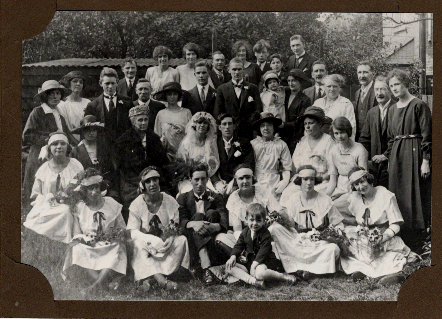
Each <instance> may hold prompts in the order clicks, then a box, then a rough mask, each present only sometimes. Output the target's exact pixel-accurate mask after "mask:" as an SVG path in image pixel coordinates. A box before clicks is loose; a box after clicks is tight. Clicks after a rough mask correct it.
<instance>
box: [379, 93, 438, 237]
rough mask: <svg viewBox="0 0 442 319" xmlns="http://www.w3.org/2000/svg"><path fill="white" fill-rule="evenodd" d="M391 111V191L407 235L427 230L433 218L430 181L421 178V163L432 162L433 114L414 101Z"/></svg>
mask: <svg viewBox="0 0 442 319" xmlns="http://www.w3.org/2000/svg"><path fill="white" fill-rule="evenodd" d="M388 112H389V113H388V121H389V123H388V137H389V142H388V151H387V152H388V154H389V176H390V179H389V190H390V191H391V192H393V193H395V195H396V198H397V201H398V204H399V208H400V211H401V213H402V216H403V218H404V224H403V225H402V230H403V231H401V233H402V234H403V235H405V236H407V233H408V232H409V231H410V230H411V231H413V230H414V231H416V230H422V229H425V228H426V227H428V225H429V223H430V218H431V179H430V178H428V179H427V180H424V179H422V178H421V165H422V160H423V159H428V160H430V159H431V148H432V137H431V111H430V109H429V107H428V105H427V104H426V103H425V102H423V101H421V100H419V99H418V98H414V99H413V100H411V102H410V103H409V104H408V105H407V106H406V107H404V108H398V107H397V105H396V104H393V105H392V106H391V107H390V109H389V111H388ZM391 177H394V178H391ZM404 241H405V242H406V244H407V245H408V243H407V240H406V238H404Z"/></svg>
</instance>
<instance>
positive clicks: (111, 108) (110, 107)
mask: <svg viewBox="0 0 442 319" xmlns="http://www.w3.org/2000/svg"><path fill="white" fill-rule="evenodd" d="M114 109H115V104H114V99H113V98H110V99H109V113H110V112H112V111H113V110H114Z"/></svg>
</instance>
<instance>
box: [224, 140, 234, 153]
mask: <svg viewBox="0 0 442 319" xmlns="http://www.w3.org/2000/svg"><path fill="white" fill-rule="evenodd" d="M231 147H232V146H231V145H230V142H226V141H224V148H225V149H226V153H227V154H229V151H230V148H231Z"/></svg>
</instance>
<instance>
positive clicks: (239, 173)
mask: <svg viewBox="0 0 442 319" xmlns="http://www.w3.org/2000/svg"><path fill="white" fill-rule="evenodd" d="M244 175H250V176H253V171H252V170H251V169H250V168H247V167H244V168H240V169H239V170H237V171H236V173H235V177H239V176H244Z"/></svg>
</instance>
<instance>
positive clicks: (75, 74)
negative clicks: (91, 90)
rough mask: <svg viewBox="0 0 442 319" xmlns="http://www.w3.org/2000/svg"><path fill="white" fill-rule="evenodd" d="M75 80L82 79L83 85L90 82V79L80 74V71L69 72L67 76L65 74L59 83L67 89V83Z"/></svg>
mask: <svg viewBox="0 0 442 319" xmlns="http://www.w3.org/2000/svg"><path fill="white" fill-rule="evenodd" d="M76 78H80V79H82V80H83V85H86V83H89V81H90V78H89V77H88V76H86V75H85V74H84V73H83V72H81V71H71V72H69V73H68V74H66V75H65V76H63V77H62V78H61V80H60V81H59V83H60V84H61V85H64V86H66V87H67V86H69V82H70V81H71V80H72V79H76Z"/></svg>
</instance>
